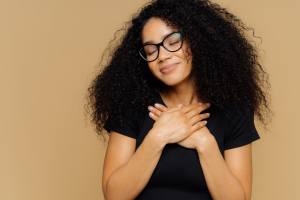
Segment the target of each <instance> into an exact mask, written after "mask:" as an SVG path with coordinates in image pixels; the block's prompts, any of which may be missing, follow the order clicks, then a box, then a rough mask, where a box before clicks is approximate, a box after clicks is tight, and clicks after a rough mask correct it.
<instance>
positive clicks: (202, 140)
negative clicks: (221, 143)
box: [148, 103, 212, 151]
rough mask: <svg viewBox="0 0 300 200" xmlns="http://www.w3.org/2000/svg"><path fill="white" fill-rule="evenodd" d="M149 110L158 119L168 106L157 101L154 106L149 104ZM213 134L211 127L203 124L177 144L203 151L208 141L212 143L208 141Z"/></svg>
mask: <svg viewBox="0 0 300 200" xmlns="http://www.w3.org/2000/svg"><path fill="white" fill-rule="evenodd" d="M148 110H149V111H150V113H149V114H150V115H149V116H150V117H151V118H152V119H153V120H154V121H156V120H157V119H158V118H159V117H160V115H161V113H162V112H165V111H167V110H168V108H167V107H165V106H164V105H162V104H158V103H156V104H155V105H154V106H149V107H148ZM211 136H212V134H211V133H210V131H209V129H208V128H207V127H206V126H203V127H202V128H200V129H198V130H196V131H195V132H193V133H192V134H191V135H190V136H188V137H186V138H185V139H183V140H181V141H180V142H178V143H177V144H179V145H180V146H183V147H185V148H189V149H196V150H199V151H201V150H204V148H205V146H207V145H208V144H206V143H210V142H208V141H209V140H210V139H211V138H212V137H211Z"/></svg>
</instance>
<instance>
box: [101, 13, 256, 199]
mask: <svg viewBox="0 0 300 200" xmlns="http://www.w3.org/2000/svg"><path fill="white" fill-rule="evenodd" d="M173 31H177V30H176V28H174V27H169V26H167V25H166V23H164V22H163V21H162V20H160V19H158V18H151V19H150V20H149V21H148V22H147V23H146V24H145V25H144V28H143V31H142V39H143V41H144V42H145V41H152V42H153V43H159V42H161V41H162V39H163V38H164V37H165V36H166V35H167V34H170V33H171V32H173ZM191 61H192V55H191V54H190V49H189V45H188V43H187V42H186V41H184V43H183V46H182V48H181V49H180V50H178V51H176V52H169V51H167V50H166V49H164V48H163V47H162V46H161V47H160V52H159V56H158V58H157V59H156V60H155V61H153V62H150V63H148V66H149V69H150V70H151V72H152V74H153V75H154V76H155V77H156V78H158V79H159V80H161V81H162V82H164V83H165V84H166V85H167V86H169V90H168V91H166V92H164V93H162V94H161V96H162V98H163V100H164V102H165V104H166V105H167V107H165V108H157V107H155V106H152V107H153V108H154V109H156V110H155V111H154V110H153V115H150V117H151V118H152V117H153V118H152V119H154V120H155V123H154V125H153V128H152V129H151V130H150V131H149V132H148V134H147V135H146V137H145V138H144V140H143V142H142V144H141V145H140V146H139V148H138V149H137V150H136V151H135V145H136V140H135V139H134V138H130V137H127V136H124V135H122V134H120V133H118V132H114V131H113V132H112V133H111V136H110V138H109V144H108V147H107V152H106V156H105V161H104V169H103V179H102V180H103V181H102V185H103V186H102V187H103V193H104V196H105V197H106V199H109V200H114V199H118V200H122V199H128V200H130V199H134V198H135V197H136V196H137V195H138V194H139V193H140V192H141V191H142V190H143V189H144V187H145V186H146V185H147V183H148V181H149V179H150V177H151V175H152V173H153V171H154V169H155V167H156V165H157V162H158V160H159V158H160V156H161V154H162V150H163V148H164V147H165V145H166V144H168V143H178V144H179V145H182V146H184V147H186V148H191V149H195V150H196V151H197V152H198V155H199V162H200V164H201V167H202V169H203V172H204V175H205V180H206V183H207V186H208V189H209V191H210V193H211V195H212V197H213V199H214V200H250V199H251V181H252V162H251V161H252V160H251V158H252V157H251V144H248V145H244V146H242V147H238V148H234V149H229V150H226V151H225V152H224V155H225V159H224V158H223V157H222V155H221V152H220V150H219V147H218V145H217V142H216V140H215V138H214V136H213V134H211V132H210V131H209V129H208V128H207V127H206V126H205V123H204V121H205V119H207V118H208V117H209V116H208V115H206V116H205V115H201V114H200V113H201V112H202V111H204V110H205V109H206V108H207V107H205V104H201V105H197V104H198V103H199V102H202V101H201V99H199V97H198V96H197V95H196V92H195V90H194V88H195V87H194V84H193V79H192V75H191V69H192V64H191V63H192V62H191ZM174 63H176V68H175V70H173V71H172V72H171V73H162V71H161V70H160V69H161V67H162V66H164V65H168V64H174ZM179 104H182V106H181V107H180V106H179V107H177V106H178V105H179ZM206 106H208V105H206ZM151 112H152V111H151ZM158 112H159V114H155V113H158ZM174 124H176V126H174ZM115 146H117V147H118V148H114V147H115ZM137 174H138V176H137Z"/></svg>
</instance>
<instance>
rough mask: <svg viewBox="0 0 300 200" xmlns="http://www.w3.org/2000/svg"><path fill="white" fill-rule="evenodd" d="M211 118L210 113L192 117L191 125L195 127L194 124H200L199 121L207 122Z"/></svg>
mask: <svg viewBox="0 0 300 200" xmlns="http://www.w3.org/2000/svg"><path fill="white" fill-rule="evenodd" d="M209 116H210V113H203V114H198V115H195V116H194V117H192V118H191V119H190V123H191V124H192V125H194V124H196V123H198V122H199V121H202V120H204V121H205V120H206V119H208V118H209Z"/></svg>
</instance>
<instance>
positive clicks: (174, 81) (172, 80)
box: [160, 77, 186, 87]
mask: <svg viewBox="0 0 300 200" xmlns="http://www.w3.org/2000/svg"><path fill="white" fill-rule="evenodd" d="M185 79H186V77H168V78H161V79H160V80H161V82H163V83H164V84H165V85H167V86H170V87H173V86H176V85H179V84H180V83H182V82H183V81H184V80H185Z"/></svg>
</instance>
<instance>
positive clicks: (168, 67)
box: [159, 63, 178, 73]
mask: <svg viewBox="0 0 300 200" xmlns="http://www.w3.org/2000/svg"><path fill="white" fill-rule="evenodd" d="M176 64H178V63H173V64H168V65H164V66H162V67H161V68H160V69H159V70H160V72H162V73H168V72H171V71H172V70H173V68H174V67H175V65H176Z"/></svg>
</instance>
